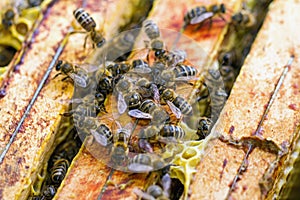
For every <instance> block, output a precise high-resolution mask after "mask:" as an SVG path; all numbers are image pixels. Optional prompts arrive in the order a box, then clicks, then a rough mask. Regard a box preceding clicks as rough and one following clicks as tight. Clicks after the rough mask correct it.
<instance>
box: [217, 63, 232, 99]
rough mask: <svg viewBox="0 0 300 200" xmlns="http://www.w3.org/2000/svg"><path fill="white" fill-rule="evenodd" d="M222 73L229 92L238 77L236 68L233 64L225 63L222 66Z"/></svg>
mask: <svg viewBox="0 0 300 200" xmlns="http://www.w3.org/2000/svg"><path fill="white" fill-rule="evenodd" d="M220 73H221V75H222V78H223V81H224V89H225V91H226V93H227V94H229V93H230V90H231V88H232V87H233V84H234V81H235V78H236V74H235V70H234V68H233V67H232V66H226V65H223V66H221V67H220Z"/></svg>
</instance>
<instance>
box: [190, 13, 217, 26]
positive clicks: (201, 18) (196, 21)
mask: <svg viewBox="0 0 300 200" xmlns="http://www.w3.org/2000/svg"><path fill="white" fill-rule="evenodd" d="M213 15H214V13H213V12H205V13H203V14H201V15H199V16H198V17H194V18H193V19H191V22H190V24H199V23H201V22H203V21H204V20H206V19H208V18H210V17H212V16H213Z"/></svg>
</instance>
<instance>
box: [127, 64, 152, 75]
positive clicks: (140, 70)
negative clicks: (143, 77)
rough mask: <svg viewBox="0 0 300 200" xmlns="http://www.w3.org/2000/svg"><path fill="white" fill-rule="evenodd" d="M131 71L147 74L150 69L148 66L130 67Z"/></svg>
mask: <svg viewBox="0 0 300 200" xmlns="http://www.w3.org/2000/svg"><path fill="white" fill-rule="evenodd" d="M132 71H133V72H136V73H139V74H149V73H150V72H151V71H152V70H151V68H150V67H145V66H143V67H137V68H133V69H132Z"/></svg>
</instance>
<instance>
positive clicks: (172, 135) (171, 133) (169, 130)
mask: <svg viewBox="0 0 300 200" xmlns="http://www.w3.org/2000/svg"><path fill="white" fill-rule="evenodd" d="M160 136H161V137H163V138H167V139H171V140H174V139H175V140H180V139H183V138H184V137H185V132H184V130H183V129H182V128H181V127H180V126H176V125H164V126H163V127H162V129H161V130H160Z"/></svg>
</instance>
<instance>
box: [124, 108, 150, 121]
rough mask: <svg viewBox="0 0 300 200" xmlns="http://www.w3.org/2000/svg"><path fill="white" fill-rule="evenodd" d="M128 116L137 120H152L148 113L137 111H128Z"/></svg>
mask: <svg viewBox="0 0 300 200" xmlns="http://www.w3.org/2000/svg"><path fill="white" fill-rule="evenodd" d="M128 115H129V116H131V117H135V118H138V119H152V116H151V115H150V114H149V113H145V112H142V111H140V110H139V109H133V110H129V111H128Z"/></svg>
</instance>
